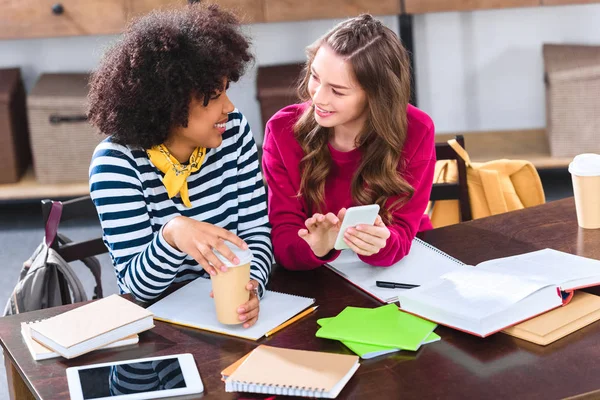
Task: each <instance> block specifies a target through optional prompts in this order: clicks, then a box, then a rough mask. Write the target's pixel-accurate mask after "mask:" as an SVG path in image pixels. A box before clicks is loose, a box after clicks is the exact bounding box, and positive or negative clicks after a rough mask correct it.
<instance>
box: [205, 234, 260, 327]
mask: <svg viewBox="0 0 600 400" xmlns="http://www.w3.org/2000/svg"><path fill="white" fill-rule="evenodd" d="M225 245H226V246H227V247H228V248H229V249H230V250H231V251H232V252H233V254H235V255H236V257H237V258H238V259H239V260H240V262H239V264H234V263H232V262H231V261H229V260H228V259H227V258H225V256H223V255H222V254H221V253H219V252H218V251H217V250H215V255H216V256H217V257H218V258H219V260H221V262H222V263H223V264H224V265H225V266H226V267H227V272H223V271H221V270H220V269H218V268H215V269H216V270H217V274H216V275H211V276H210V280H211V282H212V290H213V296H214V300H215V308H216V311H217V320H218V321H219V322H220V323H222V324H225V325H233V324H241V323H243V322H244V321H240V320H239V314H238V312H237V310H238V308H239V307H240V306H241V305H242V304H244V303H246V302H247V301H248V300H249V299H250V292H249V291H248V289H246V285H248V282H249V281H250V262H251V261H252V252H251V251H250V250H242V249H240V248H239V247H237V246H236V245H234V244H233V243H231V242H228V241H225Z"/></svg>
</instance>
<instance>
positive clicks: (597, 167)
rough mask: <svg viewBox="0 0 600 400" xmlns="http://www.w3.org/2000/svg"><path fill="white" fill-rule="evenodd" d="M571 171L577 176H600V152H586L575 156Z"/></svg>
mask: <svg viewBox="0 0 600 400" xmlns="http://www.w3.org/2000/svg"><path fill="white" fill-rule="evenodd" d="M569 172H570V173H571V174H573V175H577V176H600V154H593V153H585V154H579V155H578V156H575V158H574V159H573V161H571V163H570V164H569Z"/></svg>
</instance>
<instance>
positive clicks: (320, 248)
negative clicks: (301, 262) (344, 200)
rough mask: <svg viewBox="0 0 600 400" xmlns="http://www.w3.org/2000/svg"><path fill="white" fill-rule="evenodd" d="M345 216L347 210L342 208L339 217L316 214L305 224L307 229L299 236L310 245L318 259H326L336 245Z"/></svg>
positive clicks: (329, 214) (332, 214)
mask: <svg viewBox="0 0 600 400" xmlns="http://www.w3.org/2000/svg"><path fill="white" fill-rule="evenodd" d="M345 214H346V209H345V208H342V209H341V210H340V212H339V213H338V215H335V214H334V213H327V214H325V215H323V214H318V213H317V214H314V215H313V216H312V217H310V218H308V219H307V220H306V221H305V222H304V225H305V226H306V229H300V230H299V231H298V236H300V237H301V238H302V239H304V240H305V241H306V243H308V245H309V246H310V248H311V249H312V251H313V253H314V254H315V255H316V256H317V257H325V256H326V255H327V253H329V252H330V251H331V250H332V249H333V246H334V245H335V239H336V238H337V234H338V232H339V230H340V226H341V223H342V220H343V219H344V215H345Z"/></svg>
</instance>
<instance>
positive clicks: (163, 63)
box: [89, 5, 272, 327]
mask: <svg viewBox="0 0 600 400" xmlns="http://www.w3.org/2000/svg"><path fill="white" fill-rule="evenodd" d="M251 60H252V56H251V54H250V53H249V43H248V41H247V39H246V38H245V37H244V36H243V35H242V34H241V33H240V26H239V22H238V20H237V19H236V18H235V17H234V16H233V15H232V14H230V13H229V12H226V11H223V10H221V9H219V8H218V7H217V6H208V7H205V6H201V5H190V6H187V7H185V8H183V9H180V10H173V11H163V12H154V13H152V14H149V15H147V16H145V17H143V18H141V19H139V20H137V21H135V22H134V23H132V24H131V25H130V26H129V27H128V29H127V31H126V32H125V34H124V37H123V38H122V40H120V41H119V42H118V43H117V44H116V45H115V46H113V47H112V48H111V49H110V50H109V51H108V52H107V53H106V54H105V56H104V58H103V59H102V61H101V63H100V66H99V68H98V69H97V70H96V71H95V72H94V74H93V75H92V79H91V84H90V86H91V88H90V94H89V103H90V106H89V107H90V108H89V119H90V121H91V123H92V124H94V125H95V126H96V127H97V128H98V129H99V130H100V131H101V132H102V133H104V134H106V135H109V137H108V138H107V139H106V140H104V141H103V142H102V143H101V144H100V145H98V147H97V148H96V150H95V152H94V156H93V159H92V163H91V166H90V191H91V196H92V199H93V201H94V204H95V205H96V208H97V211H98V215H99V217H100V222H101V224H102V229H103V236H104V241H105V243H106V245H107V247H108V249H109V252H110V255H111V258H112V261H113V264H114V267H115V272H116V274H117V281H118V284H119V288H120V290H121V292H124V293H132V294H133V295H134V296H135V297H136V298H138V299H140V300H143V301H148V300H151V299H153V298H155V297H157V296H159V295H160V294H161V293H162V292H163V291H164V290H165V289H166V288H167V287H168V286H169V285H170V284H171V283H172V282H182V281H188V280H191V279H195V278H198V277H205V278H206V277H208V274H215V273H218V270H223V271H225V270H226V267H225V266H224V265H223V263H222V262H221V261H220V260H219V259H218V258H217V257H216V255H215V253H214V250H218V252H220V253H221V254H223V255H224V256H225V257H226V258H228V259H229V260H230V261H231V262H233V263H237V262H239V260H237V259H236V257H235V255H234V253H233V252H232V251H231V250H229V249H228V247H227V246H226V245H225V241H229V242H231V243H233V244H234V245H237V246H238V247H240V248H243V249H247V248H249V249H250V250H251V252H252V253H253V256H254V258H253V262H252V265H251V278H252V279H251V281H250V282H249V283H248V285H247V289H248V290H249V291H250V292H251V295H250V300H249V301H248V302H247V303H246V304H241V305H240V307H239V309H238V313H239V320H240V321H242V322H243V323H244V327H250V326H252V325H253V324H254V323H255V322H256V320H257V318H258V312H259V297H260V296H261V295H262V293H263V291H264V287H265V284H266V283H267V280H268V277H269V273H270V268H271V263H272V250H271V239H270V225H269V223H268V219H267V211H266V195H265V189H264V186H263V181H262V176H261V173H260V171H259V164H258V158H257V149H256V145H255V142H254V139H253V137H252V132H251V131H250V127H249V126H248V123H247V121H246V119H245V118H244V116H243V115H242V114H241V113H240V112H239V111H237V110H236V109H235V108H234V106H233V104H232V103H231V101H230V100H229V98H228V97H227V93H226V90H227V88H228V86H229V82H235V81H237V80H238V79H239V78H240V76H241V75H242V74H243V72H244V68H245V66H246V65H247V63H248V62H249V61H251Z"/></svg>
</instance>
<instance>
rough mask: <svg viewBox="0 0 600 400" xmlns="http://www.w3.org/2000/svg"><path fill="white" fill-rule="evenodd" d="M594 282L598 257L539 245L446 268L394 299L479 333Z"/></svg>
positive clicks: (599, 272)
mask: <svg viewBox="0 0 600 400" xmlns="http://www.w3.org/2000/svg"><path fill="white" fill-rule="evenodd" d="M598 284H600V261H598V260H592V259H589V258H584V257H579V256H576V255H572V254H568V253H564V252H561V251H557V250H551V249H544V250H538V251H534V252H531V253H526V254H521V255H517V256H512V257H505V258H500V259H495V260H490V261H485V262H482V263H480V264H478V265H477V266H476V267H474V268H464V269H460V270H456V271H453V272H450V273H448V274H445V275H443V276H441V277H440V278H438V279H436V280H434V281H430V282H428V283H426V284H424V285H422V286H421V287H418V288H415V289H410V290H406V291H404V292H402V293H399V295H398V298H399V301H400V307H401V308H402V309H403V310H405V311H407V312H410V313H413V314H416V315H419V316H421V317H423V318H426V319H429V320H432V321H435V322H437V323H439V324H442V325H446V326H450V327H453V328H456V329H459V330H463V331H466V332H468V333H471V334H474V335H477V336H482V337H485V336H488V335H491V334H492V333H495V332H498V331H500V330H502V329H504V328H506V327H509V326H512V325H515V324H517V323H520V322H522V321H524V320H527V319H530V318H533V317H535V316H537V315H539V314H542V313H544V312H546V311H549V310H551V309H553V308H556V307H559V306H561V305H563V304H566V303H567V302H568V301H569V300H570V298H571V297H572V292H573V290H575V289H578V288H582V287H587V286H595V285H598ZM563 293H564V296H563Z"/></svg>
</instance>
